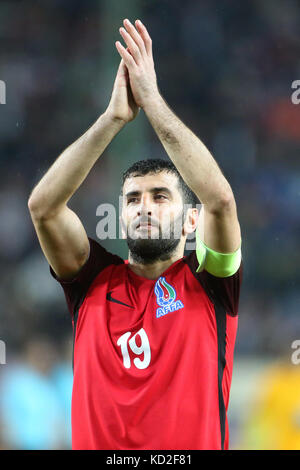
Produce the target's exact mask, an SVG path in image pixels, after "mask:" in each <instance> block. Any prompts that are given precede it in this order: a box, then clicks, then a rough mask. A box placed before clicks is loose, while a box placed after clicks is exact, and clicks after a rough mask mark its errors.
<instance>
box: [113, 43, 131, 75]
mask: <svg viewBox="0 0 300 470" xmlns="http://www.w3.org/2000/svg"><path fill="white" fill-rule="evenodd" d="M115 45H116V48H117V50H118V52H119V54H120V56H121V57H122V59H123V60H124V63H125V65H126V66H127V67H128V68H129V69H132V68H135V67H136V62H135V60H134V58H133V57H132V55H131V54H130V53H129V51H127V50H126V49H125V47H124V46H123V45H122V44H121V43H120V41H116V42H115Z"/></svg>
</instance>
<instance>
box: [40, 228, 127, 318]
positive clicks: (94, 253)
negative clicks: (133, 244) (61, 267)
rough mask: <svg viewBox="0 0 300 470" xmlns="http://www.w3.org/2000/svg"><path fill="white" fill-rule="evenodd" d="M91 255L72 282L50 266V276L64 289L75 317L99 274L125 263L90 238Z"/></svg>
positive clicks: (70, 309) (69, 308)
mask: <svg viewBox="0 0 300 470" xmlns="http://www.w3.org/2000/svg"><path fill="white" fill-rule="evenodd" d="M88 239H89V243H90V253H89V257H88V259H87V261H86V262H85V264H84V265H83V266H82V268H81V269H80V271H79V272H78V273H77V275H76V276H75V277H74V278H73V279H71V280H67V281H65V280H63V279H60V278H59V277H58V276H57V275H56V273H55V272H54V270H53V269H52V267H51V266H50V265H49V268H50V274H51V275H52V277H54V279H55V280H56V281H57V282H59V283H60V285H61V286H62V288H63V291H64V294H65V298H66V302H67V306H68V310H69V312H70V314H71V315H72V316H73V315H74V312H75V310H77V309H78V308H79V307H80V305H81V304H82V302H83V300H84V298H85V296H86V294H87V291H88V289H89V287H90V285H91V284H92V282H93V280H94V279H95V278H96V277H97V276H98V274H99V273H100V272H101V271H102V270H103V269H105V268H106V267H107V266H109V265H111V264H121V263H123V262H124V261H123V260H122V259H121V258H120V257H119V256H117V255H113V254H112V253H109V252H108V251H107V250H106V249H105V248H103V247H102V246H101V245H100V243H98V242H97V241H96V240H93V239H92V238H90V237H88Z"/></svg>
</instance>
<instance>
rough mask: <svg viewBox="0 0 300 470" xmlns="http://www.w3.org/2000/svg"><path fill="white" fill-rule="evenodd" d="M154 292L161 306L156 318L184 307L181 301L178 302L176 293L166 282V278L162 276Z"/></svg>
mask: <svg viewBox="0 0 300 470" xmlns="http://www.w3.org/2000/svg"><path fill="white" fill-rule="evenodd" d="M154 292H155V295H156V302H157V304H158V305H159V308H158V309H157V310H156V318H159V317H162V316H163V315H166V314H167V313H171V312H175V311H176V310H179V309H180V308H183V307H184V305H183V303H182V302H181V300H176V291H175V289H174V287H173V286H171V284H169V283H168V282H167V281H166V278H165V277H162V276H161V277H160V278H159V279H158V280H157V281H156V283H155V287H154Z"/></svg>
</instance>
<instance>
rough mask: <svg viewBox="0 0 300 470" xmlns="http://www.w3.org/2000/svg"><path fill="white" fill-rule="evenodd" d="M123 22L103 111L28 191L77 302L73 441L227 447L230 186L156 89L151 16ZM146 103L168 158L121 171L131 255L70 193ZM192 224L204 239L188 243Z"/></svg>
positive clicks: (45, 240)
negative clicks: (93, 230) (93, 232)
mask: <svg viewBox="0 0 300 470" xmlns="http://www.w3.org/2000/svg"><path fill="white" fill-rule="evenodd" d="M120 34H121V35H122V37H123V39H124V41H125V43H126V45H127V48H125V47H124V46H123V45H121V43H120V42H119V41H117V42H116V48H117V50H118V52H119V54H120V56H121V58H122V59H121V62H120V66H119V69H118V72H117V76H116V80H115V84H114V88H113V92H112V97H111V100H110V103H109V106H108V108H107V110H106V111H105V112H104V114H102V115H101V116H100V118H99V119H98V120H97V121H96V122H95V123H94V124H93V125H92V126H91V127H90V129H88V131H87V132H86V133H85V134H84V135H83V136H82V137H80V138H79V139H78V140H77V141H76V142H74V143H73V144H72V145H71V146H70V147H68V148H67V149H66V150H65V151H64V152H63V153H62V154H61V155H60V157H59V158H58V159H57V160H56V161H55V162H54V163H53V165H52V166H51V168H50V169H49V170H48V172H47V173H46V174H45V175H44V176H43V178H42V179H41V181H40V182H39V183H38V185H37V186H36V187H35V188H34V190H33V191H32V194H31V196H30V198H29V202H28V205H29V209H30V213H31V217H32V220H33V223H34V226H35V229H36V232H37V235H38V238H39V241H40V244H41V248H42V250H43V252H44V254H45V256H46V258H47V260H48V262H49V265H50V272H51V274H52V276H53V277H54V278H55V279H57V280H58V281H59V282H60V284H61V285H62V287H63V289H64V293H65V296H66V300H67V304H68V308H69V311H70V313H71V315H72V322H73V330H74V355H73V366H74V383H73V397H72V445H73V449H127V450H129V449H226V448H228V425H227V418H226V411H227V407H228V400H229V390H230V384H231V376H232V363H233V350H234V343H235V336H236V329H237V314H238V301H239V292H240V284H241V280H242V260H241V231H240V225H239V222H238V217H237V210H236V204H235V199H234V196H233V193H232V190H231V187H230V185H229V183H228V181H227V180H226V179H225V177H224V175H223V174H222V172H221V170H220V168H219V167H218V165H217V163H216V162H215V160H214V159H213V157H212V155H211V154H210V153H209V151H208V150H207V148H206V147H205V146H204V145H203V143H202V142H201V141H200V140H199V139H198V137H196V135H195V134H194V133H193V132H191V131H190V130H189V129H188V128H187V127H186V126H185V125H184V124H183V123H182V121H180V119H179V118H178V117H177V116H176V115H175V114H174V113H173V112H172V111H171V109H170V108H169V107H168V105H167V104H166V102H165V101H164V99H163V98H162V96H161V94H160V92H159V90H158V87H157V83H156V74H155V70H154V62H153V56H152V41H151V38H150V36H149V34H148V32H147V29H146V28H145V26H144V25H143V24H142V23H141V22H139V21H136V22H135V26H134V25H133V24H131V23H130V22H129V21H128V20H124V28H120ZM140 108H142V109H143V111H144V112H145V114H146V116H147V118H148V119H149V121H150V123H151V125H152V126H153V128H154V130H155V132H156V133H157V135H158V137H159V139H160V141H161V143H162V145H163V146H164V148H165V150H166V152H167V154H168V155H169V157H170V159H171V162H170V161H165V160H159V159H153V160H143V161H141V162H137V163H135V164H134V165H133V166H132V167H131V168H129V169H128V170H127V171H126V172H125V174H124V175H123V185H122V197H123V202H122V204H123V205H122V215H121V221H122V229H123V234H124V237H126V239H127V243H128V248H129V254H128V260H125V261H124V260H123V259H121V258H120V257H119V256H116V255H114V254H111V253H109V252H108V251H106V250H105V249H104V248H103V247H102V246H101V244H100V243H99V242H97V241H96V240H93V239H92V238H90V237H88V236H87V234H86V232H85V230H84V227H83V226H82V224H81V222H80V220H79V218H78V217H77V215H76V214H75V213H74V212H73V211H72V210H71V209H70V208H69V207H68V206H67V202H68V201H69V199H70V198H71V196H72V195H73V194H74V192H75V191H76V190H77V189H78V187H79V186H80V185H81V183H82V182H83V181H84V179H85V177H86V176H87V174H88V173H89V171H90V170H91V168H92V166H93V165H94V164H95V162H96V161H97V160H98V158H99V156H100V155H101V154H102V153H103V151H104V150H105V148H106V147H107V145H108V144H109V142H110V141H111V140H112V139H113V137H114V136H115V135H116V134H117V133H118V132H119V131H120V130H121V129H122V128H123V127H124V125H125V124H126V123H127V122H129V121H132V120H133V119H134V118H135V117H136V116H137V114H138V112H139V109H140ZM197 198H198V199H199V200H200V201H201V203H202V209H201V213H200V217H198V211H197V208H196V201H197ZM188 205H189V206H188ZM195 230H196V240H197V243H196V250H193V251H191V252H190V253H189V254H188V255H187V256H184V247H185V242H186V238H187V236H188V234H189V233H192V232H193V231H195Z"/></svg>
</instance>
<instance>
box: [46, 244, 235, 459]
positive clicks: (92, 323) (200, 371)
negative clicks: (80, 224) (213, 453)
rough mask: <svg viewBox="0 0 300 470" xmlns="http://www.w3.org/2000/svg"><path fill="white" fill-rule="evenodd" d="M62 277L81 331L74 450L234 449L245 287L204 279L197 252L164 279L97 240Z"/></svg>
mask: <svg viewBox="0 0 300 470" xmlns="http://www.w3.org/2000/svg"><path fill="white" fill-rule="evenodd" d="M89 241H90V256H89V259H88V260H87V262H86V263H85V265H84V266H83V268H82V269H81V270H80V272H79V274H78V275H77V276H76V278H75V279H73V280H71V281H61V280H59V278H58V277H57V276H56V275H55V273H54V271H53V270H52V268H51V267H50V272H51V274H52V276H53V277H54V278H55V279H56V280H58V281H59V282H60V283H61V285H62V287H63V289H64V293H65V296H66V300H67V304H68V308H69V311H70V313H71V315H72V321H73V331H74V354H73V367H74V382H73V394H72V447H73V449H114V450H118V449H127V450H131V449H151V450H160V449H167V450H172V449H182V450H184V449H188V450H192V449H227V448H228V424H227V417H226V411H227V408H228V400H229V390H230V384H231V376H232V363H233V351H234V343H235V337H236V330H237V321H238V317H237V313H238V301H239V293H240V284H241V281H242V262H241V265H240V268H239V269H238V271H237V272H236V273H235V274H234V275H232V276H230V277H226V278H219V277H215V276H213V275H211V274H209V273H208V272H206V271H205V270H203V271H201V272H198V273H196V269H197V267H198V262H197V257H196V252H195V251H192V252H191V253H190V254H189V255H188V256H184V257H183V258H181V259H179V260H177V261H176V262H174V263H173V264H172V265H171V266H170V267H169V268H168V269H166V270H165V271H164V272H163V273H162V274H161V276H160V277H159V278H158V279H155V280H150V279H147V278H144V277H142V276H139V275H137V274H135V273H134V272H133V271H132V270H131V268H130V267H129V266H128V262H127V261H124V260H122V259H121V258H120V257H118V256H116V255H113V254H111V253H109V252H108V251H106V250H105V249H104V248H103V247H102V246H101V245H100V244H99V243H98V242H97V241H95V240H93V239H91V238H89Z"/></svg>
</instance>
